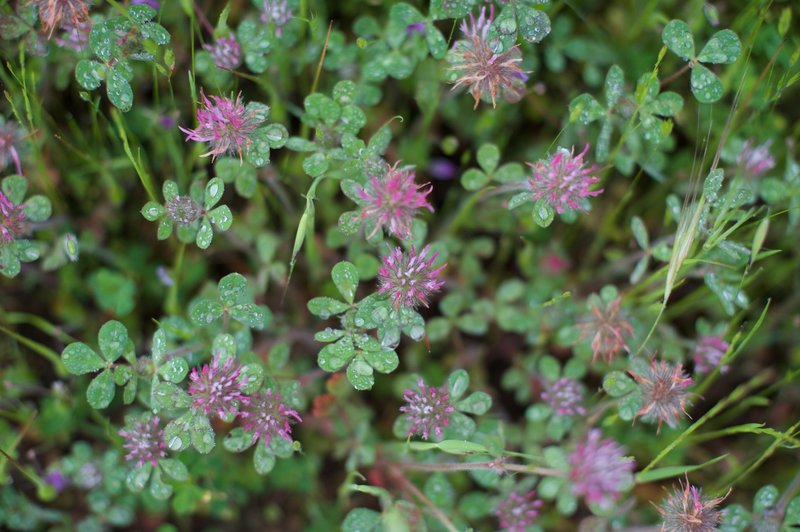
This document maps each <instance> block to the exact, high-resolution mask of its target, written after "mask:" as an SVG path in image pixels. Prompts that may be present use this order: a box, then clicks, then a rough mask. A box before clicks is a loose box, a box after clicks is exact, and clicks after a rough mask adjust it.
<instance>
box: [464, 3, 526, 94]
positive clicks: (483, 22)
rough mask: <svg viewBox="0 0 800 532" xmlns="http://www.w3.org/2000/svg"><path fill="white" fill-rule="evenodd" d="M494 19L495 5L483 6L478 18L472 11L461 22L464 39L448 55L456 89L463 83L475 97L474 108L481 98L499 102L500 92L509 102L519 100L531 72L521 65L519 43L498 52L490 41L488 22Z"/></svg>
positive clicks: (489, 24) (489, 23)
mask: <svg viewBox="0 0 800 532" xmlns="http://www.w3.org/2000/svg"><path fill="white" fill-rule="evenodd" d="M493 20H494V6H491V7H490V8H489V14H488V16H487V14H486V8H485V7H482V8H481V11H480V14H479V15H478V18H477V19H476V18H475V17H474V16H473V15H472V14H470V16H469V23H467V21H466V19H465V20H464V21H462V23H461V32H462V33H463V34H464V37H466V38H465V39H462V40H459V41H457V42H456V43H455V44H454V45H453V48H452V50H451V51H450V54H449V58H450V61H451V63H453V66H451V67H449V69H448V70H452V71H453V72H455V73H456V75H457V76H458V78H457V79H456V80H455V85H454V86H453V90H455V89H457V88H458V87H460V86H462V85H464V86H468V87H469V89H468V90H469V93H470V94H471V95H472V98H473V99H474V100H475V106H474V108H475V109H477V108H478V103H479V102H480V101H481V99H482V98H483V99H485V100H488V101H491V102H492V107H496V106H497V96H498V95H500V96H501V97H502V98H503V99H504V100H506V101H507V102H510V103H516V102H518V101H520V100H521V99H522V97H523V96H524V95H525V82H526V81H527V80H528V75H527V74H526V73H525V72H524V71H523V70H522V69H521V68H520V63H521V62H522V54H521V53H520V51H519V48H517V46H516V45H514V46H512V47H511V48H509V49H508V50H506V51H505V52H502V53H496V52H495V49H494V48H493V47H492V46H491V45H490V43H489V26H491V24H492V21H493Z"/></svg>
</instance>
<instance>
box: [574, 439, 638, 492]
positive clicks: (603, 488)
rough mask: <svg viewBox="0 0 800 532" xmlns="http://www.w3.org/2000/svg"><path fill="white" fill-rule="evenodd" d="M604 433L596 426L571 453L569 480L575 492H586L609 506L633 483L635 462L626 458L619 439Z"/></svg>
mask: <svg viewBox="0 0 800 532" xmlns="http://www.w3.org/2000/svg"><path fill="white" fill-rule="evenodd" d="M601 437H602V434H601V432H600V430H599V429H592V430H590V431H589V434H587V436H586V440H585V441H583V442H580V443H578V444H577V445H576V446H575V450H574V451H572V453H570V455H569V480H570V481H571V482H572V492H573V493H574V494H575V495H578V496H580V495H583V496H584V497H585V498H586V502H587V503H589V504H599V505H601V506H608V505H610V504H611V503H613V502H614V501H615V500H616V499H617V497H618V496H619V494H620V493H621V492H622V491H623V490H625V489H627V488H628V487H630V486H631V485H633V474H632V473H633V469H634V467H635V462H634V461H633V459H631V458H625V456H624V452H625V449H624V448H623V447H621V446H620V445H619V444H617V442H615V441H614V440H612V439H610V438H609V439H605V440H602V439H601Z"/></svg>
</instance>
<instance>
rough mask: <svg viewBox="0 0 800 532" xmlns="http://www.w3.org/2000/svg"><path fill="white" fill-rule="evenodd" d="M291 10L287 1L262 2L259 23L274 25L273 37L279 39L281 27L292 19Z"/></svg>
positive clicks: (268, 0) (272, 0)
mask: <svg viewBox="0 0 800 532" xmlns="http://www.w3.org/2000/svg"><path fill="white" fill-rule="evenodd" d="M292 14H293V13H292V8H291V7H289V2H288V0H264V4H263V6H262V8H261V15H260V18H261V22H263V23H264V24H266V25H269V24H270V23H272V24H274V25H275V35H276V36H278V37H280V36H281V34H282V33H283V27H284V26H285V25H286V23H287V22H289V21H290V20H291V19H292Z"/></svg>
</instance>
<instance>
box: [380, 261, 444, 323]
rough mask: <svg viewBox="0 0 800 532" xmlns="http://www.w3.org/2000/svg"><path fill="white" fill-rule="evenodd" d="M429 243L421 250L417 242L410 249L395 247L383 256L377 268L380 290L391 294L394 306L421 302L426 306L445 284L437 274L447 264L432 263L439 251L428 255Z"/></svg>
mask: <svg viewBox="0 0 800 532" xmlns="http://www.w3.org/2000/svg"><path fill="white" fill-rule="evenodd" d="M430 247H431V246H430V245H427V246H425V247H424V248H422V251H421V252H420V253H419V254H418V253H417V252H416V250H415V249H414V246H411V251H409V252H408V253H403V250H402V249H401V248H399V247H396V248H394V249H393V250H392V252H391V253H389V255H387V256H385V257H384V258H383V264H382V265H381V267H380V269H379V270H378V281H379V282H380V288H379V289H378V293H379V294H386V295H388V296H389V297H390V298H391V299H392V302H393V303H394V306H395V308H400V307H401V306H404V307H408V308H412V309H413V308H416V307H418V306H419V305H423V306H425V307H427V306H428V297H429V296H430V295H431V294H432V293H433V292H438V291H439V289H441V288H442V286H443V285H444V280H440V279H437V277H438V276H439V274H440V273H442V270H444V268H445V266H447V265H446V264H443V265H441V266H439V267H438V268H434V267H433V263H434V262H435V261H436V258H437V257H438V256H439V253H434V254H433V255H431V256H430V257H428V258H426V256H427V255H428V251H429V250H430Z"/></svg>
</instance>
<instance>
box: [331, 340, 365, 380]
mask: <svg viewBox="0 0 800 532" xmlns="http://www.w3.org/2000/svg"><path fill="white" fill-rule="evenodd" d="M334 345H335V344H334ZM347 380H348V381H350V384H352V385H353V388H355V389H356V390H370V389H372V386H373V385H374V384H375V376H374V375H373V370H372V366H370V365H369V364H368V363H367V361H366V360H364V357H363V356H356V357H355V358H354V359H353V361H352V362H351V363H350V365H349V366H347Z"/></svg>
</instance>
